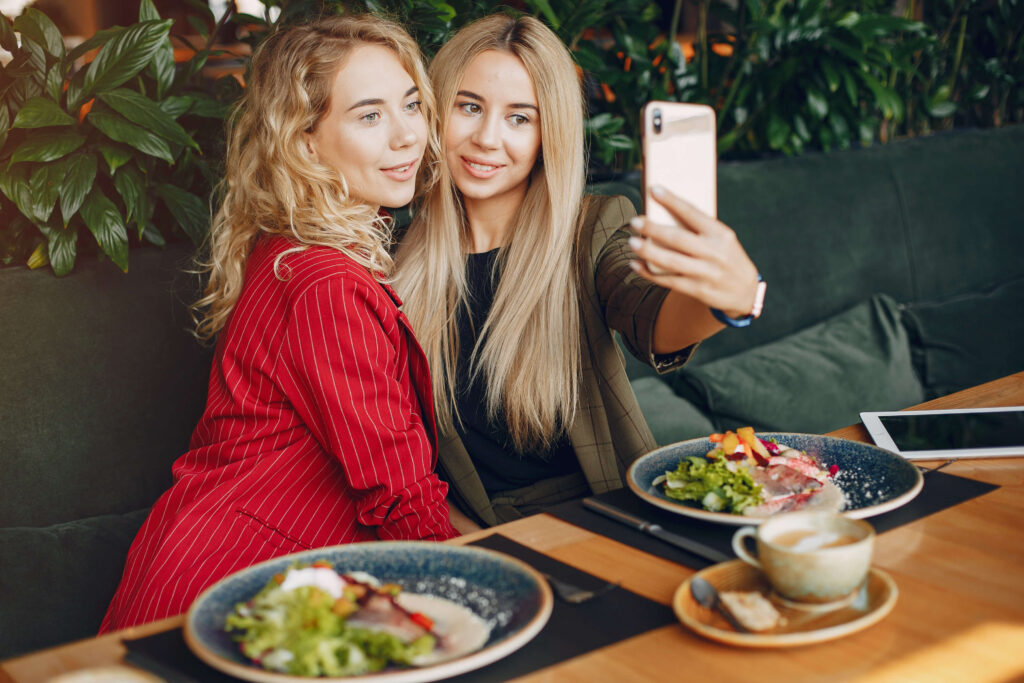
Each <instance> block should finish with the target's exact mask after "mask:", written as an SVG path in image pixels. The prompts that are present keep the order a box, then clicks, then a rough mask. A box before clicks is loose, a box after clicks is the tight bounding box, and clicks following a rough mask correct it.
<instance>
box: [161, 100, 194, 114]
mask: <svg viewBox="0 0 1024 683" xmlns="http://www.w3.org/2000/svg"><path fill="white" fill-rule="evenodd" d="M157 105H158V106H159V107H160V109H162V110H163V112H164V113H165V114H167V115H168V116H170V117H171V118H172V119H177V118H178V117H179V116H181V115H182V114H184V113H185V112H187V111H188V110H189V107H191V106H192V98H191V97H189V96H188V95H172V96H171V97H165V98H164V99H162V100H160V101H159V102H157Z"/></svg>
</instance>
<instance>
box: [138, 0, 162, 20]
mask: <svg viewBox="0 0 1024 683" xmlns="http://www.w3.org/2000/svg"><path fill="white" fill-rule="evenodd" d="M139 21H160V12H158V11H157V9H156V5H154V4H153V0H142V2H140V3H139Z"/></svg>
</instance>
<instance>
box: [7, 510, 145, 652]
mask: <svg viewBox="0 0 1024 683" xmlns="http://www.w3.org/2000/svg"><path fill="white" fill-rule="evenodd" d="M147 513H148V510H136V511H135V512H131V513H128V514H124V515H103V516H100V517H91V518H89V519H83V520H79V521H76V522H68V523H66V524H57V525H54V526H49V527H10V528H7V529H0V548H2V549H3V550H2V552H0V595H2V596H3V609H0V659H4V658H7V657H13V656H14V655H17V654H21V653H24V652H29V651H31V650H37V649H40V648H44V647H49V646H51V645H56V644H58V643H63V642H67V641H70V640H77V639H80V638H88V637H90V636H94V635H96V631H97V630H98V629H99V627H100V621H102V619H103V615H104V614H105V613H106V611H107V605H109V604H110V600H111V598H113V597H114V591H115V590H116V589H117V584H118V583H119V582H120V581H121V573H122V571H123V570H124V562H125V558H126V557H127V555H128V548H129V547H131V543H132V540H133V539H134V538H135V534H136V532H138V530H139V527H141V526H142V522H143V521H145V519H146V514H147Z"/></svg>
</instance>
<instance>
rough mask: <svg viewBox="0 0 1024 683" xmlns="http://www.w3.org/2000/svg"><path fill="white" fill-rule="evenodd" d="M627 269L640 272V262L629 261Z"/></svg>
mask: <svg viewBox="0 0 1024 683" xmlns="http://www.w3.org/2000/svg"><path fill="white" fill-rule="evenodd" d="M629 267H630V268H632V269H633V270H635V271H636V272H638V273H639V272H640V262H639V261H630V262H629Z"/></svg>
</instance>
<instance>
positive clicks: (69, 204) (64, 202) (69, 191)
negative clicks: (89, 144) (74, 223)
mask: <svg viewBox="0 0 1024 683" xmlns="http://www.w3.org/2000/svg"><path fill="white" fill-rule="evenodd" d="M97 165H98V162H97V161H96V155H95V154H90V153H83V154H75V155H74V156H71V157H69V158H68V165H67V175H66V176H65V177H64V182H63V183H61V186H60V212H61V215H62V216H63V218H64V225H67V224H68V222H69V221H70V220H71V217H72V216H74V215H75V212H76V211H78V209H79V208H81V206H82V202H83V201H85V196H86V195H87V194H89V191H90V190H92V189H93V183H94V182H95V181H96V167H97Z"/></svg>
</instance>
